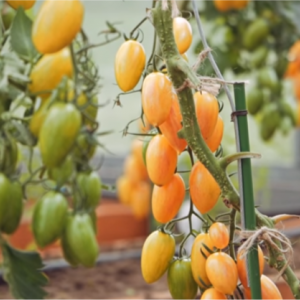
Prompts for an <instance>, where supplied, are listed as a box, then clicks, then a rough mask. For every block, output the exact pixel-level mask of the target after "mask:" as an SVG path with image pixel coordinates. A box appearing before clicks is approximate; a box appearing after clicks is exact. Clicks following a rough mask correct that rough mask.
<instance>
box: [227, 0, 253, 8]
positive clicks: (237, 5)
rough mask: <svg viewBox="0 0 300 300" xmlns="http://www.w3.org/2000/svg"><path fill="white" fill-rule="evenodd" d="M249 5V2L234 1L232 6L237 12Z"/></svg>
mask: <svg viewBox="0 0 300 300" xmlns="http://www.w3.org/2000/svg"><path fill="white" fill-rule="evenodd" d="M248 3H249V0H232V1H231V6H232V8H235V9H237V10H240V9H243V8H245V7H246V6H247V5H248Z"/></svg>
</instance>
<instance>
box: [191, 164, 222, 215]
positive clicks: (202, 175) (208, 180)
mask: <svg viewBox="0 0 300 300" xmlns="http://www.w3.org/2000/svg"><path fill="white" fill-rule="evenodd" d="M189 182H190V194H191V198H192V201H193V203H194V205H195V206H196V207H197V209H198V210H199V211H200V212H201V214H205V213H207V212H208V211H210V210H211V209H212V208H213V207H214V206H215V204H216V203H217V201H218V198H219V196H220V193H221V190H220V187H219V185H218V183H217V182H216V180H215V179H214V177H213V176H212V175H211V174H210V173H209V171H208V170H207V169H206V168H205V166H204V165H203V164H202V163H201V162H200V161H198V162H196V163H195V165H194V166H193V168H192V171H191V174H190V180H189Z"/></svg>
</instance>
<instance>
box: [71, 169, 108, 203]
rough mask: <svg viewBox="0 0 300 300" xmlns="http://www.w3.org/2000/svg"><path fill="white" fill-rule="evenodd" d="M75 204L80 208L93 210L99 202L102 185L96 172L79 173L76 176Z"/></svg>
mask: <svg viewBox="0 0 300 300" xmlns="http://www.w3.org/2000/svg"><path fill="white" fill-rule="evenodd" d="M76 187H77V190H76V191H74V192H75V194H76V198H77V200H76V202H77V203H78V205H80V207H84V208H95V207H97V205H98V204H99V202H100V199H101V192H102V183H101V180H100V177H99V175H98V173H97V172H95V171H94V172H90V173H84V172H79V173H77V176H76Z"/></svg>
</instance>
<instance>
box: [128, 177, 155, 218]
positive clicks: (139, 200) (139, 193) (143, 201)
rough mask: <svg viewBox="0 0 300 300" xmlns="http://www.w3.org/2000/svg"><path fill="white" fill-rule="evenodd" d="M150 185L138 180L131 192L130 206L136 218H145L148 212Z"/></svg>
mask: <svg viewBox="0 0 300 300" xmlns="http://www.w3.org/2000/svg"><path fill="white" fill-rule="evenodd" d="M150 197H151V186H150V184H149V183H148V182H143V181H142V182H139V183H138V184H137V185H136V186H135V188H134V189H133V191H132V194H131V201H130V202H131V208H132V212H133V214H134V216H135V217H136V218H137V219H145V218H147V217H148V216H149V213H150Z"/></svg>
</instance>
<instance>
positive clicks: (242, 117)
mask: <svg viewBox="0 0 300 300" xmlns="http://www.w3.org/2000/svg"><path fill="white" fill-rule="evenodd" d="M234 98H235V107H236V111H237V112H236V114H235V115H236V118H237V122H238V128H239V139H240V149H239V151H241V152H246V151H250V143H249V134H248V121H247V114H246V112H247V111H246V109H247V108H246V100H245V86H244V83H235V84H234ZM241 171H242V182H241V183H240V184H241V185H242V193H241V194H242V196H243V197H242V200H243V201H242V202H241V215H242V223H243V224H242V226H243V229H244V230H255V225H256V218H255V209H254V197H253V184H252V169H251V161H250V158H243V159H242V160H241ZM246 260H247V273H248V278H249V281H250V282H249V283H250V285H249V286H250V287H251V295H252V299H261V286H260V273H259V262H258V251H257V245H254V246H253V247H252V248H251V250H250V251H249V252H248V254H247V258H246Z"/></svg>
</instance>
